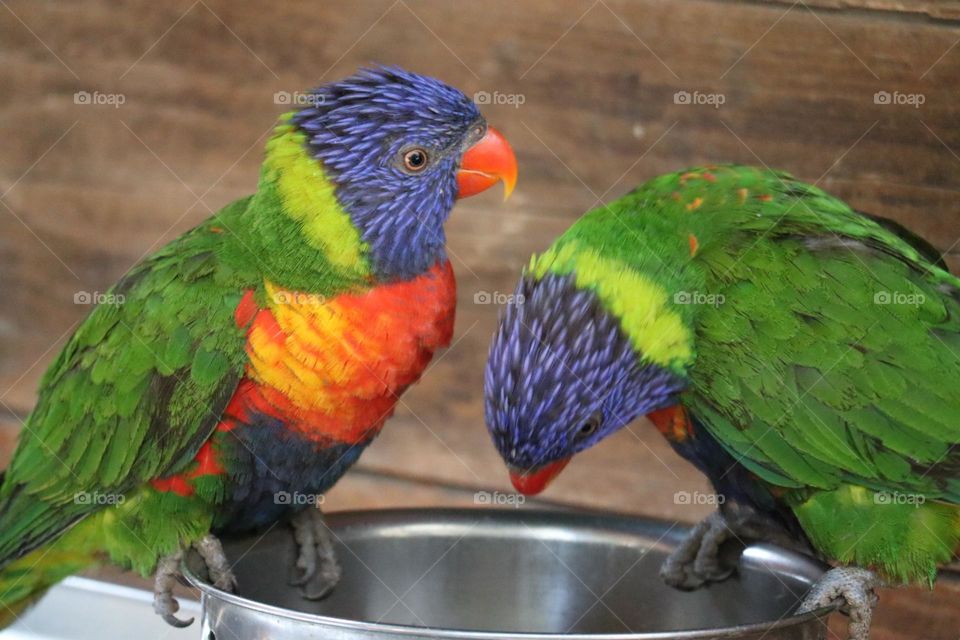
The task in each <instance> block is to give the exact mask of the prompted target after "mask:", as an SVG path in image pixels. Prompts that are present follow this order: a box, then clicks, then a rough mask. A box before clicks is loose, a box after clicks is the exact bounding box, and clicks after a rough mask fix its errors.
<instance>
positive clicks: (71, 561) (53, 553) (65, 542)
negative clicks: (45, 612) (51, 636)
mask: <svg viewBox="0 0 960 640" xmlns="http://www.w3.org/2000/svg"><path fill="white" fill-rule="evenodd" d="M97 561H98V553H97V550H96V545H95V544H93V540H92V537H91V536H90V533H89V531H88V530H87V528H86V527H84V526H82V525H81V526H77V527H74V528H73V529H71V530H70V531H69V532H67V533H66V534H65V535H63V536H62V537H60V538H58V539H56V540H55V541H53V542H51V543H49V544H47V545H44V546H41V547H40V548H38V549H35V550H34V551H31V552H30V553H28V554H27V555H25V556H23V557H22V558H18V559H17V560H14V561H13V562H11V563H10V564H8V565H6V566H5V567H3V569H0V629H3V628H6V627H7V626H9V625H10V624H12V623H13V622H14V621H15V620H16V619H17V617H18V616H20V615H21V614H22V613H23V612H24V611H25V610H26V609H27V608H28V607H30V606H31V605H32V604H33V603H35V602H36V601H37V600H39V599H40V598H41V597H42V596H43V595H44V594H45V593H46V592H47V589H49V588H50V587H52V586H53V585H55V584H57V583H58V582H60V581H61V580H63V579H64V578H66V577H68V576H71V575H73V574H75V573H77V572H79V571H83V570H84V569H87V568H89V567H91V566H93V565H94V564H96V563H97Z"/></svg>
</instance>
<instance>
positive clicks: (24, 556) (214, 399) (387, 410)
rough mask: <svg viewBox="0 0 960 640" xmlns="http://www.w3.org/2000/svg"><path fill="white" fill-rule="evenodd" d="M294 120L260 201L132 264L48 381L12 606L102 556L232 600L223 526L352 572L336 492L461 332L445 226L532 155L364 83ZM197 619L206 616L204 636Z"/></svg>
mask: <svg viewBox="0 0 960 640" xmlns="http://www.w3.org/2000/svg"><path fill="white" fill-rule="evenodd" d="M308 98H309V99H308V100H305V101H304V102H305V103H306V104H305V106H303V108H300V109H299V110H296V111H293V112H291V113H288V114H286V115H284V116H282V117H281V119H280V121H279V124H278V126H277V127H276V130H275V132H274V134H273V136H272V137H271V139H270V141H269V142H268V143H267V146H266V157H265V160H264V163H263V168H262V171H261V174H260V181H259V185H258V188H257V191H256V193H254V194H253V195H252V196H250V197H247V198H243V199H241V200H238V201H236V202H234V203H232V204H229V205H227V206H226V207H224V208H223V209H222V210H221V211H220V212H219V213H217V214H216V215H214V216H213V217H211V218H210V219H208V220H207V221H205V222H203V223H202V224H200V225H199V226H198V227H196V228H195V229H193V230H191V231H189V232H187V233H186V234H184V235H183V236H181V237H180V238H178V239H176V240H174V241H173V242H171V243H170V244H169V245H167V246H166V247H164V248H163V249H161V250H159V251H158V252H156V253H154V254H153V255H151V256H149V257H148V258H146V259H145V260H143V261H142V262H141V263H139V264H138V265H136V266H135V267H133V269H132V270H131V271H130V272H129V273H127V274H126V275H125V276H124V277H123V278H122V279H121V280H120V281H119V282H118V283H117V284H116V285H115V286H114V287H113V288H111V289H110V291H109V292H108V293H107V294H106V296H105V300H106V303H104V304H101V305H100V306H98V307H96V308H95V309H94V310H93V311H92V313H91V314H90V315H89V317H87V318H86V320H85V321H84V322H83V323H82V324H81V325H80V326H79V328H78V329H77V331H76V332H75V333H74V335H73V336H72V337H71V338H70V340H69V342H68V343H67V345H66V346H65V347H64V349H63V351H62V352H61V353H60V355H59V357H58V358H57V359H56V360H55V361H54V362H53V364H52V365H51V366H50V369H49V370H48V371H47V373H46V375H45V376H44V378H43V380H42V383H41V386H40V390H39V398H38V400H37V404H36V408H35V409H34V411H33V413H32V414H31V415H30V416H29V418H28V419H27V421H26V423H25V425H24V428H23V431H22V433H21V436H20V441H19V445H18V447H17V450H16V453H15V455H14V457H13V460H12V461H11V462H10V465H9V467H8V468H7V470H6V473H5V476H4V478H3V484H2V487H0V566H2V570H0V604H2V605H3V606H2V608H0V610H2V611H4V612H5V613H7V614H8V617H9V614H15V613H16V612H18V611H20V610H21V609H22V608H23V607H25V606H26V605H27V604H29V603H30V602H31V601H33V600H35V599H36V598H37V597H39V595H41V594H42V593H43V592H44V591H45V590H46V589H47V588H48V587H49V586H50V585H52V584H54V583H55V582H57V581H58V580H60V579H62V578H63V577H65V576H66V575H68V574H71V573H73V572H76V571H78V570H80V569H82V568H84V567H86V566H88V565H90V564H92V563H93V562H95V561H96V560H97V559H98V558H99V557H101V556H104V555H106V556H109V557H110V558H111V559H112V560H114V561H115V562H117V563H120V564H121V565H125V566H129V567H133V568H135V569H137V570H139V571H141V572H143V573H144V574H147V573H149V572H151V571H154V569H155V568H156V569H157V587H156V593H155V603H154V604H155V608H156V610H157V611H158V613H160V614H162V615H163V616H164V617H165V618H166V619H167V620H168V622H171V623H173V624H183V623H182V622H181V621H179V620H177V618H175V616H174V613H175V612H176V610H177V608H178V606H177V603H176V601H175V600H174V599H173V597H172V595H171V589H172V586H173V579H174V577H175V576H176V574H177V571H178V568H179V561H180V558H181V554H182V553H183V552H184V551H185V550H187V549H189V548H191V547H193V548H195V549H196V550H197V551H199V552H200V555H201V556H202V557H203V559H204V560H205V561H206V564H207V569H208V571H209V573H210V577H211V579H213V580H214V581H215V582H216V584H217V585H218V586H220V587H222V588H230V587H232V586H233V582H234V579H233V576H232V574H231V573H230V570H229V567H228V565H227V564H226V560H225V558H224V557H223V551H222V548H221V547H220V544H219V542H218V540H217V538H216V537H215V536H216V535H219V534H221V533H233V532H246V531H251V530H256V529H261V528H264V527H266V526H269V525H272V524H273V523H275V522H278V521H292V522H293V524H294V529H295V534H296V538H297V542H298V543H299V545H300V547H299V548H300V553H299V558H298V561H297V568H298V569H299V570H300V571H299V572H297V571H295V573H299V574H300V575H298V576H297V578H298V582H299V583H301V584H302V585H303V588H304V595H305V596H306V597H321V596H322V595H324V594H325V593H326V592H327V591H328V590H329V589H330V588H331V587H332V586H333V584H334V583H335V582H336V579H337V577H338V576H339V570H338V567H337V563H336V560H335V558H334V555H333V552H332V547H331V544H330V540H329V537H328V534H327V530H326V528H325V527H324V526H323V522H322V520H321V515H320V512H319V511H318V510H317V509H315V508H312V507H313V506H314V505H315V504H316V500H315V499H313V496H315V495H316V494H320V493H322V492H324V491H326V490H327V489H329V488H330V487H331V486H332V485H333V484H334V483H335V482H336V481H337V480H338V479H339V478H340V476H341V475H342V474H343V473H344V472H345V471H346V470H347V469H348V468H349V467H350V466H351V465H352V464H353V463H354V462H356V460H357V458H358V457H359V455H360V453H361V452H362V451H363V449H364V448H365V447H366V446H367V445H368V444H369V443H370V442H371V440H373V438H374V437H375V436H376V435H377V433H378V432H379V431H380V428H381V427H382V426H383V423H384V420H385V419H386V418H387V417H388V416H389V415H390V414H391V413H392V411H393V408H394V405H395V403H396V402H397V398H398V397H399V395H400V394H401V393H402V392H403V391H404V390H405V389H406V388H407V387H408V386H409V385H410V384H412V383H414V382H415V381H416V380H417V379H418V377H419V376H420V374H421V373H422V372H423V370H424V368H425V367H426V365H427V363H428V362H429V361H430V359H431V356H432V355H433V353H434V351H435V350H437V349H439V348H442V347H444V346H447V345H448V343H449V341H450V337H451V333H452V330H453V320H454V302H455V282H454V276H453V271H452V269H451V266H450V263H449V262H448V260H447V257H446V255H445V252H444V242H445V237H444V231H443V224H444V222H445V221H446V219H447V216H448V215H449V214H450V210H451V208H452V207H453V204H454V201H455V200H456V198H457V197H458V196H460V197H463V196H466V195H471V194H474V193H478V192H480V191H482V190H484V189H486V188H487V187H490V186H492V185H493V184H495V183H496V182H498V181H500V180H502V181H503V183H504V184H505V188H506V191H507V193H508V194H509V191H510V190H511V189H512V187H513V184H514V182H515V180H516V160H515V158H514V155H513V152H512V151H511V150H510V147H509V145H508V144H507V143H506V141H505V140H504V138H503V137H502V136H501V135H500V134H499V133H497V132H496V131H495V130H494V129H493V128H492V127H488V126H487V123H486V121H485V120H484V118H483V117H482V116H481V114H480V112H479V111H478V109H477V107H476V106H475V105H474V103H473V102H472V101H471V100H470V99H468V98H467V97H466V96H465V95H464V94H463V93H461V92H460V91H458V90H457V89H454V88H452V87H449V86H447V85H445V84H443V83H441V82H439V81H437V80H434V79H432V78H427V77H423V76H420V75H416V74H413V73H408V72H406V71H403V70H401V69H397V68H375V69H369V70H363V71H361V72H359V73H357V74H356V75H354V76H352V77H349V78H346V79H344V80H341V81H338V82H333V83H331V84H327V85H325V86H321V87H320V88H318V89H316V90H314V91H313V92H311V93H310V94H309V95H308ZM186 624H189V622H187V623H186Z"/></svg>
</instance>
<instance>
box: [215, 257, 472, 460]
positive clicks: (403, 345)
mask: <svg viewBox="0 0 960 640" xmlns="http://www.w3.org/2000/svg"><path fill="white" fill-rule="evenodd" d="M267 294H268V296H267V297H268V306H267V308H264V309H260V310H257V311H256V312H255V314H254V315H253V321H252V322H251V323H250V328H249V330H248V334H247V354H248V356H249V358H250V360H249V364H248V366H247V379H246V380H245V381H244V382H243V384H241V388H240V389H238V391H237V395H236V396H235V397H234V400H233V401H232V402H231V405H230V407H229V408H228V411H227V413H228V416H230V417H235V418H239V419H243V418H244V415H245V414H248V413H249V412H251V411H256V412H258V413H268V414H269V415H272V416H275V417H278V418H281V419H283V420H284V421H285V422H286V423H287V424H288V426H289V427H290V428H292V429H296V430H297V431H300V432H301V433H303V434H304V435H307V436H308V437H311V438H315V439H317V440H325V441H329V440H334V441H339V442H348V443H352V442H357V441H359V440H363V439H365V438H367V437H369V436H371V435H373V434H374V433H375V432H376V431H377V430H378V429H379V428H380V427H381V426H382V424H383V422H384V420H386V418H387V417H389V415H390V414H391V413H392V412H393V407H394V405H395V404H396V401H397V397H398V396H399V395H400V394H401V393H402V392H403V390H404V389H405V388H406V387H407V386H408V385H410V384H411V383H413V382H415V381H416V380H417V379H418V378H419V377H420V374H421V373H423V370H424V369H425V368H426V366H427V364H428V363H429V362H430V359H431V357H432V356H433V353H434V351H435V350H436V349H438V348H441V347H445V346H447V345H449V343H450V338H451V336H452V334H453V320H454V310H455V305H456V285H455V282H454V277H453V271H452V269H451V268H450V264H449V263H444V264H442V265H439V264H438V265H437V266H435V267H434V268H433V269H431V270H430V271H428V272H427V273H425V274H424V275H422V276H420V277H418V278H416V279H414V280H411V281H407V282H400V283H394V284H390V285H383V286H379V287H376V288H374V289H371V290H369V291H366V292H363V293H358V294H350V295H340V296H337V297H335V298H332V299H329V300H327V299H324V298H322V297H319V296H316V295H314V294H303V293H299V292H295V291H287V290H284V289H282V288H279V287H275V286H273V285H271V284H270V283H267ZM245 303H246V304H247V308H246V310H245V308H244V304H245ZM249 305H250V301H249V300H247V299H245V302H241V305H240V307H238V310H237V316H238V321H241V320H243V315H247V316H249V314H250V313H251V310H250V309H249Z"/></svg>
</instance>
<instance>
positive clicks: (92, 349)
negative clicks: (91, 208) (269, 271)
mask: <svg viewBox="0 0 960 640" xmlns="http://www.w3.org/2000/svg"><path fill="white" fill-rule="evenodd" d="M247 202H248V201H247V200H240V201H237V202H235V203H233V204H232V205H230V206H228V207H226V208H225V209H224V210H223V211H221V212H220V213H219V214H218V215H217V216H215V217H213V218H211V219H210V220H208V221H207V222H206V223H205V224H203V225H201V226H199V227H197V228H196V229H194V230H192V231H190V232H189V233H187V234H185V235H184V236H181V237H180V238H178V239H177V240H175V241H174V242H172V243H171V244H169V245H167V246H166V247H164V248H163V249H161V250H160V251H158V252H157V253H155V254H153V255H152V256H150V257H149V258H147V259H146V260H144V261H143V262H142V263H140V264H139V265H137V266H136V267H134V268H133V269H132V270H131V271H130V272H129V273H128V274H127V275H126V276H125V277H124V278H123V279H122V280H121V281H120V282H118V283H117V284H116V285H115V286H114V287H113V288H112V289H111V290H110V291H109V292H108V293H107V294H106V299H105V301H104V302H103V303H102V304H100V305H99V306H97V307H96V308H95V309H94V310H93V311H92V312H91V314H90V315H89V316H88V317H87V318H86V320H85V321H84V322H83V323H82V324H81V325H80V327H79V328H78V329H77V331H76V333H74V335H73V337H72V338H71V339H70V341H69V342H68V343H67V345H66V346H65V347H64V349H63V351H62V352H61V353H60V355H59V357H58V358H57V359H56V360H55V361H54V363H53V364H52V365H51V367H50V369H49V370H48V371H47V373H46V375H45V377H44V378H43V381H42V383H41V387H40V391H39V398H38V401H37V405H36V407H35V409H34V411H33V413H32V414H31V415H30V417H29V418H28V419H27V421H26V424H25V425H24V428H23V430H22V432H21V434H20V441H19V445H18V448H17V450H16V453H15V455H14V457H13V460H12V462H11V463H10V466H9V468H8V469H7V471H6V474H5V477H4V482H3V486H2V487H0V565H2V564H6V563H7V562H9V561H11V560H12V559H14V558H16V557H19V556H22V555H23V554H24V553H27V552H29V551H30V550H32V549H35V548H36V547H37V546H39V545H41V544H43V543H44V542H45V541H46V540H48V539H50V538H52V537H54V536H56V535H57V534H58V533H60V532H61V531H63V530H64V529H65V528H67V527H69V526H70V525H71V524H73V523H74V522H76V521H78V520H79V519H81V518H83V517H84V516H86V515H87V514H89V513H91V512H93V511H95V510H96V509H97V508H98V507H99V506H101V505H102V502H101V504H98V500H97V499H95V498H94V499H85V496H84V494H87V495H91V496H95V495H96V494H99V495H107V494H122V493H124V492H127V491H130V490H131V489H135V488H137V487H139V486H141V485H143V484H144V483H145V482H147V481H149V480H151V479H153V478H157V477H160V476H163V475H166V474H169V473H172V472H174V471H176V470H178V469H179V468H181V467H183V466H185V465H186V464H188V463H189V462H190V461H191V460H192V459H193V457H194V456H195V454H196V453H197V451H198V449H199V447H200V446H201V444H202V443H203V442H204V441H205V440H206V439H207V438H208V437H209V435H210V434H211V432H212V430H213V429H214V427H215V426H216V424H217V422H218V421H219V418H220V414H221V412H222V411H223V409H224V407H225V406H226V403H227V402H228V401H229V399H230V397H231V395H232V394H233V391H234V390H235V388H236V386H237V383H238V381H239V378H240V376H241V375H242V372H243V365H244V362H245V354H244V343H245V338H244V331H243V330H242V329H240V328H238V327H237V326H236V324H235V322H234V319H233V313H234V310H235V308H236V305H237V303H238V302H239V300H240V298H241V295H242V293H243V288H244V283H243V277H242V276H241V275H240V274H239V273H237V272H236V271H235V270H232V269H229V268H227V267H226V266H225V265H224V263H223V262H222V261H221V260H220V258H219V255H220V254H221V253H223V252H222V251H220V248H221V247H222V245H223V243H224V242H227V241H229V240H228V238H229V236H228V235H227V234H224V233H222V229H221V228H220V227H219V226H218V225H219V224H221V223H223V224H224V226H229V225H228V224H226V223H227V222H228V221H229V219H230V218H231V217H232V216H237V215H240V214H241V213H242V212H243V210H244V209H245V207H246V204H247ZM247 286H250V285H249V283H248V284H247Z"/></svg>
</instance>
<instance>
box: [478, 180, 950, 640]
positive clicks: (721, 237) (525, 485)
mask: <svg viewBox="0 0 960 640" xmlns="http://www.w3.org/2000/svg"><path fill="white" fill-rule="evenodd" d="M485 413H486V421H487V425H488V429H489V432H490V434H491V436H492V439H493V442H494V444H495V446H496V448H497V450H498V451H499V453H500V455H501V456H502V458H503V459H504V461H505V462H506V464H507V465H508V466H509V469H510V472H511V477H512V480H513V483H514V485H515V486H516V488H517V489H518V490H519V491H521V492H523V493H537V492H539V491H542V490H543V489H544V488H545V487H546V486H547V484H548V483H549V482H550V480H552V479H553V478H554V477H555V476H556V475H557V474H558V473H559V472H560V471H561V470H562V469H563V468H564V466H565V465H566V464H567V463H568V462H569V461H570V459H571V457H572V456H573V455H574V454H576V453H577V452H580V451H583V450H585V449H588V448H590V447H592V446H594V445H596V444H597V443H598V442H600V441H601V440H603V439H604V438H606V437H607V436H609V435H611V434H612V433H615V432H617V431H618V430H620V429H622V428H624V427H625V426H626V425H628V424H629V423H630V422H631V421H633V420H634V419H636V418H638V417H641V416H646V417H647V418H649V419H650V421H651V422H652V423H653V424H654V425H655V426H656V428H657V429H658V430H659V431H660V432H661V433H662V434H663V435H664V436H665V437H666V438H667V440H668V441H669V442H670V444H671V445H672V446H673V448H674V449H675V450H676V451H677V452H678V453H680V454H681V455H682V456H683V457H684V458H686V459H687V460H689V461H690V462H692V463H693V464H694V465H695V466H696V467H698V468H699V469H700V470H701V471H702V472H703V473H705V474H706V475H707V476H708V478H709V480H710V481H711V482H712V484H713V486H714V488H715V490H716V491H717V492H718V493H719V494H721V495H723V496H724V497H725V498H726V501H722V502H721V505H722V506H721V509H720V510H719V511H718V512H717V513H715V514H713V515H712V516H710V517H709V518H707V519H706V520H705V521H704V522H702V523H700V524H699V525H698V526H696V527H695V528H694V529H693V530H692V532H691V533H690V536H689V537H688V538H687V539H686V541H685V542H684V543H683V544H681V545H680V546H679V547H678V548H677V549H676V550H675V551H674V552H673V553H672V554H671V556H670V557H669V558H668V559H667V560H666V562H665V563H664V565H663V568H662V570H661V574H662V576H663V578H664V579H665V580H666V581H667V582H668V583H669V584H671V585H674V586H677V587H680V588H696V587H698V586H700V585H702V584H704V583H707V582H710V581H715V580H721V579H723V578H724V577H726V576H727V575H729V573H730V569H729V568H728V567H724V566H722V564H721V562H720V561H719V560H718V549H719V547H720V546H721V544H722V543H723V542H724V541H725V540H727V539H729V538H731V537H734V536H736V537H741V538H745V539H757V538H761V539H767V540H773V541H777V542H781V543H784V542H785V543H788V544H791V543H792V544H793V546H795V547H797V548H801V549H807V550H810V551H812V552H814V553H816V554H819V555H820V556H821V557H823V558H825V559H828V560H830V561H832V562H834V563H835V564H836V565H837V566H836V567H835V568H833V569H832V570H830V571H828V572H827V573H826V574H825V576H824V577H823V579H822V580H820V581H819V582H818V583H817V584H816V585H815V586H814V588H812V589H811V592H810V593H809V594H808V595H807V596H806V598H805V600H804V601H803V602H802V603H801V605H800V607H799V610H801V611H808V610H812V609H816V608H819V607H821V606H826V605H829V604H831V603H833V602H834V601H839V600H843V601H845V603H846V605H847V607H848V610H849V613H850V624H849V630H850V635H851V637H852V638H855V639H856V640H864V639H865V638H867V637H868V635H869V627H870V621H871V616H872V613H873V607H874V606H875V593H874V588H875V587H877V586H878V585H880V584H884V583H906V582H920V583H925V584H932V583H933V581H934V579H935V577H936V574H937V568H938V565H942V564H944V563H948V562H949V561H950V560H951V559H952V558H953V557H955V555H956V553H957V550H958V548H960V447H958V446H957V444H958V443H960V279H958V278H956V277H954V276H953V275H951V274H950V273H949V272H948V271H947V269H946V267H945V265H944V264H943V262H942V260H941V259H940V256H939V255H938V254H937V253H936V252H935V250H933V249H932V247H931V246H930V245H928V244H927V243H925V242H924V241H922V240H920V239H919V238H918V237H916V236H915V235H913V234H912V233H910V232H909V231H907V230H906V229H904V228H902V227H900V226H899V225H898V224H896V223H893V222H891V221H878V220H876V219H871V218H870V217H868V216H865V215H863V214H861V213H859V212H856V211H854V210H853V209H851V208H850V207H849V206H847V204H845V203H844V202H842V201H841V200H839V199H837V198H835V197H832V196H830V195H828V194H826V193H825V192H824V191H822V190H820V189H819V188H817V187H815V186H812V185H809V184H805V183H803V182H801V181H798V180H796V179H794V178H793V177H791V176H790V175H788V174H786V173H781V172H776V171H771V170H765V169H758V168H753V167H748V166H731V165H724V166H713V167H706V168H697V169H691V170H689V171H683V172H679V173H671V174H668V175H663V176H661V177H658V178H655V179H653V180H651V181H649V182H647V183H646V184H644V185H642V186H640V187H639V188H637V189H636V190H634V191H633V192H631V193H629V194H628V195H626V196H624V197H623V198H621V199H619V200H616V201H614V202H611V203H609V204H608V205H606V206H602V207H598V208H597V209H594V210H592V211H590V212H588V213H587V214H585V215H584V216H583V217H582V218H581V219H579V220H578V221H577V222H575V223H574V224H573V225H572V226H571V227H570V228H569V229H568V230H567V231H566V232H565V233H563V234H562V235H561V236H560V237H559V238H558V239H557V240H556V241H555V242H554V244H553V245H552V246H550V247H549V248H548V249H547V250H546V251H544V252H543V253H541V254H539V255H536V256H534V257H533V258H532V260H531V261H530V263H529V266H528V267H527V268H526V269H525V271H524V273H523V275H522V277H521V279H520V282H519V284H518V285H517V289H516V295H515V296H514V298H513V301H512V302H511V303H510V304H509V305H508V307H507V309H506V310H505V312H504V313H503V315H502V317H501V320H500V325H499V328H498V330H497V332H496V334H495V336H494V338H493V342H492V344H491V347H490V353H489V359H488V362H487V367H486V371H485ZM644 471H645V472H647V473H653V472H655V470H650V469H647V470H644Z"/></svg>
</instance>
